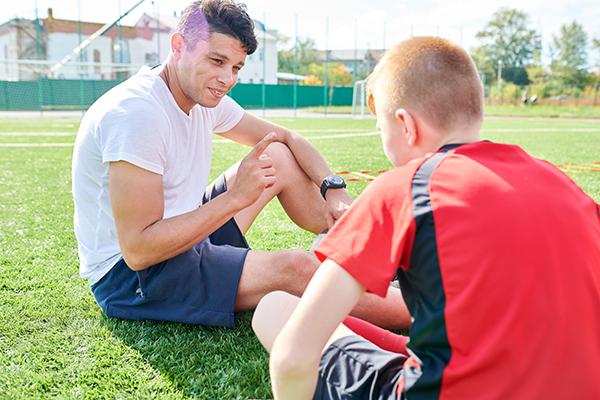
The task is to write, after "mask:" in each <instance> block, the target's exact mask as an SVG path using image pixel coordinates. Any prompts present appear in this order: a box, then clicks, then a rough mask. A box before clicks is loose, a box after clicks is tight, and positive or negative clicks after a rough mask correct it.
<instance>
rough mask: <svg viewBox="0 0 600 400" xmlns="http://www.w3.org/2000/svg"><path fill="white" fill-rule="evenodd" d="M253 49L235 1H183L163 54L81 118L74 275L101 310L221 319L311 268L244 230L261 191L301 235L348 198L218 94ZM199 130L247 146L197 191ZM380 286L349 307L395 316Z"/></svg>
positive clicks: (312, 154) (295, 283)
mask: <svg viewBox="0 0 600 400" xmlns="http://www.w3.org/2000/svg"><path fill="white" fill-rule="evenodd" d="M256 47H257V41H256V37H255V35H254V25H253V21H252V19H251V18H250V17H249V16H248V14H247V13H246V11H245V6H243V5H241V4H238V3H236V2H234V1H228V0H205V1H196V2H194V3H192V4H190V5H189V6H188V7H187V8H186V9H185V10H184V11H183V13H182V15H181V18H180V20H179V23H178V25H177V28H176V30H175V33H174V34H173V35H172V36H171V51H170V54H169V56H168V58H167V60H166V61H165V62H164V63H163V64H162V65H161V66H159V67H158V68H155V69H152V70H146V71H142V72H140V73H138V74H137V75H135V76H133V77H132V78H131V79H129V80H127V81H126V82H124V83H122V84H120V85H118V86H117V87H115V88H114V89H112V90H110V91H109V92H108V93H106V94H105V95H104V96H102V97H101V98H100V99H99V100H98V101H97V102H96V103H94V104H93V105H92V107H91V108H90V109H89V110H88V111H87V113H86V114H85V116H84V118H83V120H82V122H81V126H80V129H79V133H78V135H77V140H76V144H75V150H74V155H73V197H74V201H75V221H74V222H75V233H76V236H77V240H78V245H79V246H78V249H79V258H80V263H81V265H80V271H81V276H82V277H83V278H87V279H88V280H89V283H90V284H91V288H92V292H93V293H94V297H95V299H96V301H97V302H98V304H99V305H100V306H101V308H102V309H103V310H104V312H105V313H106V314H107V315H108V316H111V317H118V318H126V319H134V320H165V321H176V322H183V323H190V324H204V325H218V326H233V325H234V321H235V313H236V312H237V311H243V310H249V309H253V308H254V307H255V306H256V304H257V303H258V301H259V300H260V298H261V297H263V296H264V295H265V294H266V293H268V292H270V291H273V290H277V289H282V290H286V291H288V292H290V293H294V294H296V295H300V294H302V292H303V290H304V288H305V287H306V285H307V283H308V281H309V279H310V277H311V276H312V274H313V273H314V271H315V270H316V268H317V266H318V262H317V260H316V259H315V258H314V256H312V255H310V254H309V253H307V252H304V251H300V250H295V251H273V252H265V251H253V250H249V248H248V244H247V242H246V240H245V238H244V233H245V232H246V231H247V230H248V229H249V228H250V226H251V225H252V223H253V221H254V219H255V218H256V216H257V214H258V213H259V212H260V211H261V210H262V209H263V207H264V206H265V205H266V204H267V203H268V202H269V201H270V200H271V199H273V198H274V197H278V199H279V201H280V202H281V205H282V206H283V209H284V210H285V212H286V213H287V214H288V215H289V217H290V218H291V219H292V220H293V221H294V222H295V223H296V224H297V225H299V226H300V227H302V228H304V229H306V230H309V231H312V232H315V233H318V232H321V231H323V230H324V229H326V228H328V227H330V226H331V225H332V224H333V222H334V221H335V220H337V219H338V218H339V217H340V216H341V215H342V213H343V212H344V211H345V210H346V208H347V207H348V205H349V204H350V202H351V200H350V197H349V196H348V193H347V192H346V190H345V189H344V188H345V183H344V181H343V180H342V179H341V178H339V177H334V176H333V175H332V172H331V170H330V169H329V167H328V166H327V164H326V162H325V161H324V159H323V158H322V157H321V156H320V155H319V153H318V152H317V150H316V149H315V148H314V147H313V146H312V145H310V144H309V142H308V141H307V140H306V139H304V138H303V137H302V136H300V135H298V134H296V133H293V132H290V131H289V130H287V129H285V128H282V127H280V126H277V125H274V124H272V123H270V122H268V121H265V120H263V119H260V118H257V117H255V116H253V115H252V114H249V113H247V112H245V111H244V110H243V109H242V108H241V107H240V106H239V105H238V104H236V103H235V102H234V101H233V100H232V99H231V98H230V97H228V96H227V94H228V93H229V91H230V90H231V89H232V87H233V86H234V85H235V84H236V82H237V79H238V73H239V71H240V69H241V68H242V67H243V66H244V63H245V61H246V57H247V55H249V54H252V53H253V52H254V51H255V49H256ZM213 132H215V133H217V134H218V135H220V136H222V137H225V138H228V139H231V140H233V141H235V142H238V143H242V144H245V145H249V146H254V148H253V149H252V150H251V151H250V152H249V154H248V155H247V156H246V157H245V158H244V159H243V160H241V162H239V163H237V164H235V165H234V166H232V167H231V168H229V169H228V170H227V171H225V172H224V173H223V174H221V175H220V176H219V177H218V178H217V179H216V180H215V181H214V182H213V183H212V184H211V185H210V186H208V187H207V185H208V179H209V173H210V167H211V157H212V138H213ZM390 294H391V299H389V300H386V301H381V300H380V299H379V298H377V297H375V296H370V297H369V296H367V297H365V298H364V301H363V302H362V303H361V305H360V306H359V307H357V309H356V310H355V311H356V314H357V315H362V316H365V317H368V316H371V320H372V321H374V322H376V323H378V324H380V325H386V326H397V325H396V324H398V321H402V322H400V325H404V326H407V325H408V324H409V323H410V321H409V315H408V313H407V311H406V308H405V307H403V306H402V304H403V303H402V297H401V295H400V294H399V291H398V290H394V289H390ZM398 304H400V305H401V306H400V308H398ZM367 311H368V312H367ZM390 321H391V322H390Z"/></svg>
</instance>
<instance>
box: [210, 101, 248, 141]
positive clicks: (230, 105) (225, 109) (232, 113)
mask: <svg viewBox="0 0 600 400" xmlns="http://www.w3.org/2000/svg"><path fill="white" fill-rule="evenodd" d="M243 116H244V109H243V108H242V107H241V106H240V105H239V104H238V103H236V102H235V100H233V99H232V98H231V97H229V96H225V97H223V99H222V100H221V101H220V102H219V104H218V105H217V106H216V107H215V126H214V128H213V131H214V132H216V133H223V132H227V131H228V130H230V129H233V127H235V126H236V125H237V124H238V123H239V122H240V120H241V119H242V117H243Z"/></svg>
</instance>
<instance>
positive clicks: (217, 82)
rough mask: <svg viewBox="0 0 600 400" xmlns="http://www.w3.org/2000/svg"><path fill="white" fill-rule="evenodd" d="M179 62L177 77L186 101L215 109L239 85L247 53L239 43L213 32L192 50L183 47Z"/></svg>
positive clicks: (199, 41) (229, 37) (236, 40)
mask: <svg viewBox="0 0 600 400" xmlns="http://www.w3.org/2000/svg"><path fill="white" fill-rule="evenodd" d="M178 61H179V62H178V63H177V67H178V68H177V77H178V80H179V83H180V85H181V90H182V91H183V93H184V94H185V95H186V97H188V98H189V99H190V100H192V101H193V102H194V103H197V104H200V105H201V106H204V107H215V106H216V105H217V104H219V101H221V99H222V98H223V97H224V96H225V95H226V94H227V93H228V92H229V91H230V90H231V89H232V88H233V87H234V86H235V84H236V83H237V80H238V73H239V71H240V69H241V68H242V67H243V66H244V62H245V61H246V50H245V49H244V48H243V46H242V43H241V42H240V41H239V40H238V39H236V38H233V37H231V36H228V35H224V34H222V33H216V32H213V33H211V34H210V35H209V37H208V40H198V42H197V43H196V46H195V47H194V48H192V49H188V48H187V47H185V46H184V48H183V50H182V51H181V57H180V59H179V60H178Z"/></svg>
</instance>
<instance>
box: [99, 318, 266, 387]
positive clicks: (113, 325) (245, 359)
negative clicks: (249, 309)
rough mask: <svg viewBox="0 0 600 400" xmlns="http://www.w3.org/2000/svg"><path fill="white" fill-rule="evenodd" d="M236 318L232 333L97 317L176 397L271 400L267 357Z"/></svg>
mask: <svg viewBox="0 0 600 400" xmlns="http://www.w3.org/2000/svg"><path fill="white" fill-rule="evenodd" d="M250 320H251V314H250V313H245V314H242V315H241V317H240V319H239V321H238V325H237V328H236V329H227V328H212V327H202V326H194V325H183V324H175V323H161V322H150V321H144V322H136V321H124V320H118V319H114V318H108V317H105V316H104V317H103V318H102V322H101V323H102V325H103V326H105V327H106V328H107V329H109V330H110V331H111V332H112V334H113V335H114V336H115V337H116V338H118V339H119V340H121V341H122V342H123V343H124V344H126V345H127V346H128V347H130V348H132V349H134V350H136V351H137V352H139V353H140V354H141V355H142V357H143V358H144V359H145V360H146V362H147V363H148V364H149V365H150V366H151V367H152V368H154V369H155V370H156V371H158V372H159V373H160V374H161V375H162V376H163V377H164V378H166V379H168V380H169V381H170V382H172V384H173V385H174V386H175V387H176V388H177V390H178V391H180V392H181V393H182V394H184V395H186V396H190V397H198V398H203V399H267V398H271V391H270V386H269V371H268V357H267V354H266V352H265V351H264V350H263V348H262V347H261V345H260V343H259V342H258V340H257V339H256V338H255V336H254V333H253V332H252V329H251V326H250Z"/></svg>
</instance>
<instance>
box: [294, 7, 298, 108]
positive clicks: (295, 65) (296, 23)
mask: <svg viewBox="0 0 600 400" xmlns="http://www.w3.org/2000/svg"><path fill="white" fill-rule="evenodd" d="M293 70H294V75H297V74H298V14H294V68H293ZM297 111H298V79H296V76H294V118H296V117H297Z"/></svg>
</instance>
